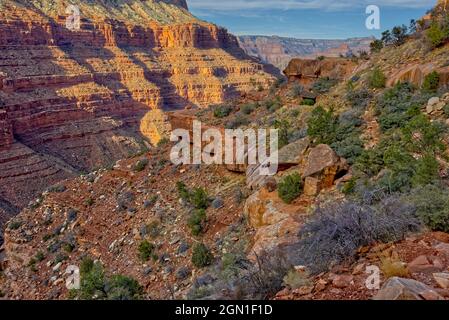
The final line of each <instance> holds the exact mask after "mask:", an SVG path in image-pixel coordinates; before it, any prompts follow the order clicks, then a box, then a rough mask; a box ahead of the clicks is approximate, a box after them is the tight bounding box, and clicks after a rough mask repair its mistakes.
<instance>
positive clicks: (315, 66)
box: [284, 58, 357, 88]
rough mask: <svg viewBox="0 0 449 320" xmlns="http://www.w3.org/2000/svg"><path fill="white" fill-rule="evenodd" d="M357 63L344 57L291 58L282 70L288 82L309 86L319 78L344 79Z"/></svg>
mask: <svg viewBox="0 0 449 320" xmlns="http://www.w3.org/2000/svg"><path fill="white" fill-rule="evenodd" d="M356 67H357V64H356V63H354V62H352V61H351V60H349V59H344V58H325V59H324V60H310V59H292V60H291V61H290V63H289V64H288V66H287V68H286V69H285V70H284V74H285V75H286V76H287V78H288V79H289V81H290V82H299V83H300V84H301V85H302V86H304V87H306V88H309V87H310V86H311V85H313V83H314V82H315V81H316V80H317V79H319V78H325V77H328V78H330V79H336V80H344V79H346V78H347V77H349V76H350V75H351V74H352V73H353V72H354V70H355V69H356Z"/></svg>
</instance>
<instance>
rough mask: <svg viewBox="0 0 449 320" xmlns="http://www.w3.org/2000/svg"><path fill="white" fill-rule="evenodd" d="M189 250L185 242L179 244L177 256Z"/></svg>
mask: <svg viewBox="0 0 449 320" xmlns="http://www.w3.org/2000/svg"><path fill="white" fill-rule="evenodd" d="M189 249H190V246H189V244H188V243H187V242H185V241H183V242H181V244H180V245H179V248H178V254H183V253H185V252H186V251H187V250H189Z"/></svg>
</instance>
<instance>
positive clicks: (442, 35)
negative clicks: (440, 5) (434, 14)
mask: <svg viewBox="0 0 449 320" xmlns="http://www.w3.org/2000/svg"><path fill="white" fill-rule="evenodd" d="M446 23H447V22H446ZM426 37H427V39H428V41H429V43H430V44H431V46H432V47H433V48H437V47H439V46H441V45H442V44H443V43H444V42H445V41H446V40H447V39H448V38H449V25H445V23H441V22H439V21H436V20H434V21H432V24H431V25H430V28H429V29H427V30H426Z"/></svg>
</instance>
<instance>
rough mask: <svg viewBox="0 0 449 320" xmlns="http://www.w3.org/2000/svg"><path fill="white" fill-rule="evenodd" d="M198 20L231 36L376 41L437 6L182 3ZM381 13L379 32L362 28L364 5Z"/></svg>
mask: <svg viewBox="0 0 449 320" xmlns="http://www.w3.org/2000/svg"><path fill="white" fill-rule="evenodd" d="M187 2H188V4H189V7H190V11H191V12H192V13H193V14H194V15H196V16H197V17H199V18H201V19H203V20H206V21H210V22H213V23H216V24H218V25H220V26H223V27H226V28H227V29H228V30H229V31H231V32H232V33H234V34H237V35H242V34H252V35H278V36H285V37H295V38H313V39H339V38H340V39H341V38H350V37H362V36H379V35H380V33H381V32H382V31H383V30H385V29H390V28H391V27H393V26H394V25H398V24H402V23H404V24H407V25H408V24H409V21H410V19H412V18H415V19H417V18H420V17H422V16H423V15H424V14H425V13H426V11H427V10H428V9H430V8H432V7H433V6H434V5H435V4H436V2H437V0H371V1H368V0H187ZM371 4H374V5H377V6H378V7H379V8H380V18H381V20H380V21H381V30H379V31H376V30H368V29H367V28H366V27H365V20H366V18H367V14H366V13H365V9H366V7H367V6H368V5H371Z"/></svg>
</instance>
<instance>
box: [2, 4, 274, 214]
mask: <svg viewBox="0 0 449 320" xmlns="http://www.w3.org/2000/svg"><path fill="white" fill-rule="evenodd" d="M102 3H103V2H100V1H98V2H97V1H89V2H87V1H77V2H76V4H78V5H79V6H80V8H81V28H80V30H78V31H71V30H69V29H67V28H66V26H65V22H66V14H65V8H66V5H68V3H66V1H62V0H61V1H56V3H55V4H54V5H52V6H50V5H48V7H45V6H44V5H42V3H41V2H39V1H27V2H24V1H9V0H8V1H2V2H1V9H2V10H0V125H1V127H0V138H1V139H0V181H1V184H0V198H1V199H5V201H7V202H8V203H11V204H12V205H13V206H24V205H26V204H27V203H29V202H30V200H32V198H33V197H34V196H35V195H36V194H37V193H38V192H40V191H42V190H43V189H44V188H45V187H47V186H48V185H50V184H53V183H55V182H57V181H60V180H61V179H65V178H69V177H73V176H74V175H77V174H79V173H80V172H84V171H90V170H92V169H94V168H97V167H100V166H105V165H108V164H110V163H112V162H113V161H115V160H117V159H121V158H124V157H128V156H129V155H132V154H135V153H138V152H141V151H142V150H143V149H145V148H146V147H147V146H148V144H147V142H146V141H145V139H144V136H146V138H148V139H149V140H150V141H151V142H153V143H157V142H158V141H159V139H160V138H161V137H162V136H163V135H164V133H165V132H166V131H167V126H166V121H165V120H166V119H165V117H164V115H163V113H161V112H160V111H159V110H174V109H182V108H185V107H187V106H198V107H203V106H207V105H209V104H212V103H219V102H222V101H223V100H225V99H227V98H229V97H233V96H236V95H238V94H239V93H240V92H243V91H246V90H250V89H254V88H255V87H256V86H259V85H263V86H265V85H267V84H268V83H269V81H271V78H272V77H271V76H270V75H268V74H267V73H266V72H264V70H263V68H264V67H263V66H262V65H261V64H259V63H257V62H255V61H254V60H252V59H251V58H249V57H248V56H246V55H245V54H244V53H243V51H242V50H241V49H240V48H239V47H238V43H237V40H236V38H235V37H233V36H231V35H229V34H228V33H227V31H226V30H225V29H222V28H219V27H217V26H215V25H211V24H207V23H204V22H202V21H199V20H197V19H195V18H194V17H193V16H192V15H191V14H190V13H189V12H188V11H187V10H186V9H187V5H186V2H185V1H184V0H180V1H153V0H147V1H139V2H135V1H132V0H121V1H116V2H114V3H113V4H111V5H110V6H108V7H105V6H103V4H102ZM119 9H120V10H119ZM19 191H20V192H19ZM2 207H3V209H5V206H2ZM8 211H10V210H9V209H8ZM0 215H1V214H0Z"/></svg>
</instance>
